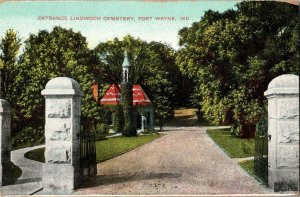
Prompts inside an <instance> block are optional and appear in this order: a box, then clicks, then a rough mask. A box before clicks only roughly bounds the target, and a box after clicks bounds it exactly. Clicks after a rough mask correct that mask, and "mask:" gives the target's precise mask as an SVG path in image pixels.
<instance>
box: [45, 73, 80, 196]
mask: <svg viewBox="0 0 300 197" xmlns="http://www.w3.org/2000/svg"><path fill="white" fill-rule="evenodd" d="M42 95H43V96H45V99H46V110H45V116H46V117H45V142H46V151H45V164H44V166H43V193H45V194H69V193H70V192H72V190H73V189H74V188H75V187H76V186H77V185H78V184H79V183H80V174H79V167H80V162H79V160H80V136H79V134H80V113H81V96H82V92H81V90H80V85H79V84H78V83H77V82H76V81H75V80H73V79H70V78H67V77H57V78H54V79H51V80H50V81H49V82H48V83H47V85H46V87H45V89H44V90H43V91H42Z"/></svg>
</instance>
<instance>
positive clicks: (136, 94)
mask: <svg viewBox="0 0 300 197" xmlns="http://www.w3.org/2000/svg"><path fill="white" fill-rule="evenodd" d="M132 92H133V105H134V106H135V105H152V103H151V101H150V99H149V98H148V96H147V95H146V93H145V92H144V90H143V89H142V87H141V86H140V85H133V88H132Z"/></svg>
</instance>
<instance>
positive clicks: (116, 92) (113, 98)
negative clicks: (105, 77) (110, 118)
mask: <svg viewBox="0 0 300 197" xmlns="http://www.w3.org/2000/svg"><path fill="white" fill-rule="evenodd" d="M120 92H121V90H120V87H119V86H118V85H116V84H112V85H111V86H110V87H109V88H108V89H107V90H106V92H105V94H104V96H103V97H102V99H101V100H100V103H101V104H102V105H117V104H120V102H121V93H120Z"/></svg>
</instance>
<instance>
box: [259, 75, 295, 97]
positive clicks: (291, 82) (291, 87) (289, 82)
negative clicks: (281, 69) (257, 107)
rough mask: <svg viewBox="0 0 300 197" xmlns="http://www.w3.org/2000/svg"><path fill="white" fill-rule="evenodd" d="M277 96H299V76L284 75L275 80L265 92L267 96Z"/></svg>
mask: <svg viewBox="0 0 300 197" xmlns="http://www.w3.org/2000/svg"><path fill="white" fill-rule="evenodd" d="M275 94H277V95H278V94H282V95H286V94H294V95H299V76H298V75H293V74H284V75H280V76H278V77H276V78H274V79H273V80H272V81H271V82H270V83H269V85H268V90H267V91H265V93H264V95H265V96H270V95H275Z"/></svg>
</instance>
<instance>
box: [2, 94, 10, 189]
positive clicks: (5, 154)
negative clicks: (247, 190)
mask: <svg viewBox="0 0 300 197" xmlns="http://www.w3.org/2000/svg"><path fill="white" fill-rule="evenodd" d="M10 121H11V117H10V107H9V103H8V102H7V101H5V100H3V99H0V150H1V154H0V186H3V185H6V184H8V183H10V180H11V179H12V177H11V170H12V169H11V167H10V164H11V161H10V151H11V139H10V137H11V122H10Z"/></svg>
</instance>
